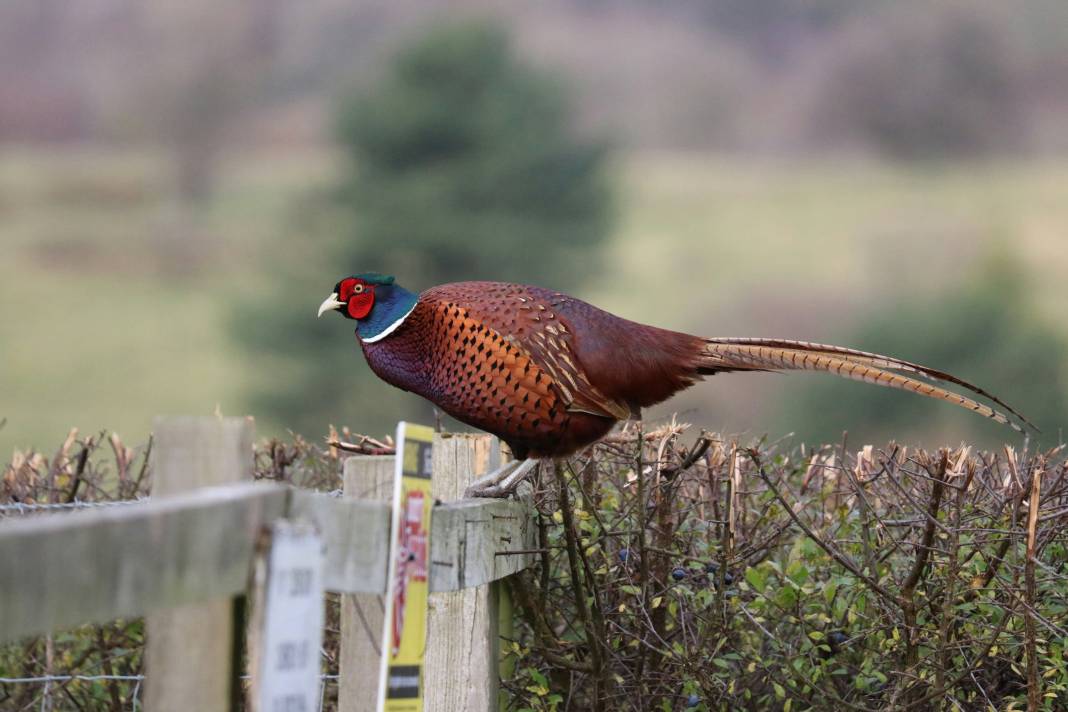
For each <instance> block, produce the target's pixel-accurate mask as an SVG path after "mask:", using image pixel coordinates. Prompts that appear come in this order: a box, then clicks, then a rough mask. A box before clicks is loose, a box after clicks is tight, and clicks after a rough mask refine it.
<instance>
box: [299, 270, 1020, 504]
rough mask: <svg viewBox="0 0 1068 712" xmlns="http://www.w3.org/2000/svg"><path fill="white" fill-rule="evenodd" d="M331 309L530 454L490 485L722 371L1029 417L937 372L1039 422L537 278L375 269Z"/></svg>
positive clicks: (445, 402) (865, 363) (373, 357)
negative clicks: (586, 297)
mask: <svg viewBox="0 0 1068 712" xmlns="http://www.w3.org/2000/svg"><path fill="white" fill-rule="evenodd" d="M331 310H333V311H338V312H340V313H341V314H342V315H343V316H345V317H346V318H348V319H353V320H355V321H356V322H357V326H356V336H357V340H358V341H359V344H360V347H361V348H362V349H363V353H364V356H365V357H366V358H367V363H368V364H369V365H370V367H371V370H372V371H374V372H375V374H376V375H378V377H379V378H381V379H383V380H384V381H386V382H387V383H390V384H392V385H394V386H396V387H398V388H400V389H402V390H405V391H411V392H413V393H416V394H418V395H421V396H423V397H424V398H426V399H427V400H429V401H431V402H432V403H434V404H435V405H437V406H438V407H439V408H441V409H442V410H443V411H445V412H446V413H448V414H449V415H451V416H453V417H454V418H456V419H457V420H460V421H462V422H464V423H467V424H469V425H472V426H474V427H476V428H479V429H481V430H485V431H487V432H490V433H493V434H495V435H497V436H498V437H500V438H501V439H502V440H504V441H505V442H506V443H507V444H508V446H509V447H510V448H511V450H512V453H513V454H514V455H515V457H516V458H517V460H525V459H526V460H527V462H526V463H524V464H523V467H518V466H514V465H513V466H511V467H510V469H509V470H507V471H502V472H499V473H495V474H494V476H493V477H490V478H486V479H485V481H479V482H478V483H476V486H475V488H474V491H475V492H476V493H478V494H483V495H490V494H497V495H499V494H501V493H503V492H506V491H507V490H509V489H510V488H512V487H513V486H514V484H516V483H517V482H518V480H519V479H520V478H521V477H522V476H525V474H526V473H527V472H529V470H530V469H531V468H532V466H533V462H534V460H535V459H538V458H559V457H566V456H567V455H570V454H572V453H574V452H575V451H577V450H579V449H580V448H582V447H584V446H586V445H589V444H590V443H593V442H595V441H597V440H599V439H600V438H601V437H603V436H604V435H606V434H607V433H608V432H609V430H611V429H612V427H613V426H614V425H615V424H616V422H617V421H620V420H625V419H628V418H632V417H636V416H638V415H639V414H640V411H641V409H642V408H645V407H648V406H652V405H654V404H656V403H660V402H661V401H663V400H666V399H667V398H668V397H670V396H671V395H673V394H674V393H677V392H678V391H681V390H683V389H684V388H688V387H689V386H691V385H693V384H694V383H696V382H697V381H699V380H701V379H702V378H703V377H704V376H711V375H714V374H717V373H731V372H743V371H825V372H828V373H833V374H835V375H838V376H841V377H843V378H850V379H853V380H857V381H865V382H867V383H873V384H875V385H880V386H887V387H890V388H898V389H902V390H906V391H912V392H914V393H918V394H920V395H923V396H928V397H931V398H936V399H939V400H944V401H949V402H951V403H955V404H957V405H959V406H962V407H964V408H968V409H969V410H972V411H975V412H976V413H978V414H980V415H983V416H986V417H987V418H990V419H992V420H995V421H997V422H999V423H1004V424H1007V425H1009V426H1011V427H1012V428H1013V429H1015V430H1017V431H1022V428H1021V426H1020V425H1019V424H1018V423H1016V422H1014V421H1013V420H1012V419H1010V417H1009V416H1008V415H1006V414H1005V413H1003V412H1001V411H998V410H995V409H994V408H992V407H990V406H988V405H986V404H984V403H980V402H978V401H977V400H975V399H973V398H970V397H967V396H963V395H960V394H958V393H955V392H953V391H950V390H948V389H946V388H943V387H942V386H940V385H937V384H938V383H943V384H953V385H955V386H958V387H960V388H963V389H966V390H967V391H971V392H972V393H973V394H975V395H976V396H981V397H984V398H986V399H988V400H990V401H991V402H993V403H995V404H996V405H998V406H1000V407H1001V408H1003V409H1004V410H1005V411H1007V412H1008V413H1009V414H1011V415H1012V416H1014V417H1015V418H1017V419H1019V421H1021V422H1022V423H1024V424H1027V425H1031V424H1030V423H1029V421H1028V420H1027V419H1026V418H1024V417H1023V416H1022V415H1020V414H1019V413H1018V412H1016V411H1015V410H1013V409H1012V408H1011V407H1009V406H1008V405H1007V404H1005V403H1004V402H1002V401H1001V400H1000V399H998V398H997V397H995V396H993V395H991V394H990V393H987V392H986V391H984V390H983V389H981V388H979V387H978V386H974V385H972V384H970V383H968V382H966V381H963V380H961V379H959V378H957V377H955V376H952V375H950V374H948V373H944V372H942V371H936V370H934V369H931V368H927V367H926V366H921V365H919V364H915V363H911V362H909V361H903V360H901V359H897V358H893V357H890V356H882V355H880V354H876V353H870V352H867V351H858V350H855V349H848V348H843V347H840V346H831V345H827V344H816V343H810V342H807V341H792V340H787V339H769V338H722V337H720V338H703V337H699V336H691V335H689V334H684V333H680V332H677V331H668V330H666V329H660V328H657V327H654V326H647V325H644V324H639V323H636V322H633V321H628V320H626V319H623V318H621V317H618V316H615V315H613V314H609V313H608V312H605V311H602V310H600V309H598V308H597V307H594V306H592V305H590V304H588V303H586V302H583V301H581V300H579V299H575V298H574V297H569V296H567V295H565V294H561V293H560V292H555V291H551V290H548V289H541V288H539V287H531V286H524V285H519V284H508V283H504V282H457V283H454V284H443V285H441V286H438V287H433V288H431V289H428V290H427V291H425V292H423V293H422V294H418V295H417V294H413V293H412V292H409V291H408V290H406V289H404V288H403V287H401V286H400V285H398V284H396V282H395V280H394V278H393V277H391V276H385V275H380V274H377V273H364V274H356V275H353V276H351V277H346V278H344V279H342V280H341V281H340V282H338V283H337V284H336V285H335V286H334V289H333V292H332V293H331V294H330V296H329V297H327V298H326V300H325V301H324V302H323V303H322V305H321V306H320V307H319V316H322V315H323V313H325V312H327V311H331ZM1031 427H1034V426H1031Z"/></svg>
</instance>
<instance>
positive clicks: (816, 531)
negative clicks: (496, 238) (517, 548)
mask: <svg viewBox="0 0 1068 712" xmlns="http://www.w3.org/2000/svg"><path fill="white" fill-rule="evenodd" d="M683 429H684V428H682V427H674V426H669V427H665V428H662V429H659V430H656V431H653V432H646V433H642V432H641V431H640V430H638V429H637V428H636V427H635V425H633V424H632V425H631V426H630V427H629V428H628V429H625V430H624V431H623V432H622V433H617V434H614V435H612V436H610V437H609V438H607V439H606V441H605V442H603V443H602V444H600V445H598V446H597V447H596V448H594V449H593V450H592V451H591V452H588V453H586V454H584V455H582V456H580V457H576V458H573V459H572V460H571V461H570V462H568V463H566V465H561V466H558V467H557V468H555V470H554V471H553V472H549V473H543V474H542V476H541V481H540V484H539V486H538V488H537V491H536V492H535V497H536V501H537V502H538V504H539V510H540V511H541V515H540V544H539V549H540V551H539V554H540V564H539V565H538V566H537V567H535V568H533V569H528V570H527V571H525V572H523V574H522V575H521V576H519V577H516V578H514V579H512V581H513V584H512V587H511V588H512V592H513V598H514V600H515V602H516V603H517V605H518V607H519V610H520V611H521V613H522V618H523V621H524V623H523V625H522V626H521V628H520V629H519V633H518V634H517V635H516V639H515V640H514V641H512V642H511V643H510V645H509V646H508V647H509V649H510V650H511V653H512V654H513V655H514V656H515V658H516V661H515V662H516V667H517V670H518V674H517V675H516V676H515V677H514V679H512V680H510V681H505V684H506V685H507V687H508V689H509V690H511V692H512V693H513V694H512V700H513V704H512V709H515V710H587V709H592V710H665V711H667V710H681V709H692V710H787V711H788V710H839V709H850V710H873V711H874V710H927V709H953V710H1006V709H1026V708H1028V706H1029V703H1030V706H1031V708H1032V709H1046V710H1064V709H1068V666H1066V665H1065V661H1064V650H1065V646H1066V645H1068V608H1066V604H1068V599H1066V596H1068V576H1066V573H1068V555H1066V545H1068V477H1066V475H1068V467H1066V462H1065V456H1064V451H1063V449H1061V448H1057V449H1054V450H1051V451H1048V452H1042V453H1034V454H1029V453H1027V452H1026V451H1025V452H1017V451H1016V450H1014V449H1013V448H1011V447H1006V448H1004V449H1003V450H1002V451H1001V452H996V453H977V452H973V451H971V450H970V449H969V448H967V447H963V448H960V449H956V450H952V451H950V450H941V451H939V452H924V451H918V450H914V449H910V448H906V447H902V446H896V445H891V446H889V447H887V448H885V449H882V450H876V449H875V448H872V447H870V446H868V447H863V448H861V449H860V450H859V452H849V451H848V449H847V447H846V446H845V444H842V445H839V446H826V447H821V448H818V449H816V450H811V449H807V448H805V447H803V446H802V447H799V448H786V447H785V446H784V445H783V444H781V443H775V444H767V443H756V444H753V445H751V446H749V447H746V446H743V445H742V444H739V443H737V442H734V441H731V440H729V439H725V438H723V437H721V436H718V435H713V434H708V433H702V434H701V435H700V436H699V437H698V439H697V441H696V443H695V444H694V445H693V446H691V447H685V446H683V445H681V444H680V439H681V438H680V436H681V435H682V431H683ZM639 443H640V446H639ZM1029 551H1030V552H1032V555H1031V556H1030V557H1028V552H1029Z"/></svg>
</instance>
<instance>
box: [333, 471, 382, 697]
mask: <svg viewBox="0 0 1068 712" xmlns="http://www.w3.org/2000/svg"><path fill="white" fill-rule="evenodd" d="M395 470H396V458H395V457H393V456H392V455H388V456H377V457H350V458H349V459H348V460H346V461H345V472H344V496H345V501H346V502H361V503H362V504H365V505H367V504H371V503H372V502H374V504H375V505H376V506H378V507H381V508H382V512H383V513H384V516H385V520H384V521H385V524H384V525H383V526H382V527H381V529H380V532H379V533H380V536H382V537H383V541H384V543H385V545H386V546H387V551H388V546H389V517H390V511H389V510H390V506H389V503H388V500H389V498H390V496H391V495H392V493H393V478H394V476H395V474H396V472H395ZM357 498H362V499H357ZM387 555H388V554H387ZM327 556H330V554H329V553H327ZM377 563H378V566H377V570H378V571H381V574H382V579H381V582H380V583H379V584H378V588H377V595H375V594H352V595H343V596H341V652H340V661H339V666H338V683H339V684H338V698H337V706H338V712H367V710H374V709H377V703H378V700H377V695H378V676H377V675H375V674H373V672H374V671H377V670H378V668H379V662H380V656H381V651H380V649H379V644H380V641H381V640H382V623H383V610H384V608H385V606H384V605H383V600H382V595H383V594H384V593H385V590H386V586H385V577H386V568H387V567H386V558H385V557H383V558H382V559H381V561H379V562H377Z"/></svg>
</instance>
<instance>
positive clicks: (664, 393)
mask: <svg viewBox="0 0 1068 712" xmlns="http://www.w3.org/2000/svg"><path fill="white" fill-rule="evenodd" d="M635 331H638V332H640V333H639V334H638V335H637V336H636V334H635V333H634V332H635ZM642 337H644V338H642ZM636 338H637V340H638V341H642V342H646V344H645V347H646V348H647V349H652V350H653V351H655V352H657V353H658V354H663V353H664V352H666V351H670V344H671V342H676V341H678V342H682V343H683V348H682V349H678V351H679V352H680V353H681V352H684V351H686V350H687V349H689V350H690V351H692V350H693V348H694V345H695V344H696V343H697V342H699V340H698V339H696V338H695V337H690V336H687V335H685V334H678V333H675V332H669V331H665V330H662V329H655V328H653V327H647V326H643V325H641V324H636V323H634V322H630V321H626V320H625V319H620V318H619V317H616V316H613V315H611V314H609V313H607V312H604V311H601V310H600V309H597V308H595V307H593V306H590V305H589V304H586V303H585V302H582V301H579V300H577V299H573V298H571V297H568V296H566V295H563V294H559V293H557V292H551V291H549V290H545V289H539V288H537V287H525V286H521V285H515V284H506V283H501V282H461V283H457V284H447V285H443V286H440V287H435V288H433V289H430V290H428V291H426V292H424V293H423V294H421V295H420V297H419V302H418V303H417V304H416V307H415V310H414V311H413V312H412V313H411V315H410V316H408V318H407V319H405V321H404V323H403V324H402V325H401V326H400V327H399V328H398V329H397V330H396V332H395V333H394V334H392V335H390V337H389V338H387V339H385V340H383V341H381V342H376V343H371V344H368V343H363V342H361V345H362V346H363V351H364V354H365V355H366V357H367V362H368V363H369V364H370V366H371V368H372V370H374V372H375V373H376V374H377V375H378V376H379V377H380V378H382V379H383V380H385V381H387V382H389V383H392V384H393V385H395V386H398V387H399V388H403V389H405V390H408V391H412V392H413V393H418V394H419V395H421V396H423V397H425V398H427V399H428V400H430V401H433V402H434V403H435V404H437V405H438V406H439V407H440V408H441V409H442V410H444V411H445V412H446V413H448V414H449V415H451V416H453V417H455V418H457V419H458V420H461V421H463V422H465V423H468V424H469V425H473V426H475V427H477V428H480V429H482V430H487V431H489V432H492V433H496V434H498V435H500V436H501V438H502V439H504V440H505V441H506V442H508V444H509V445H510V446H511V447H512V449H513V450H514V451H515V452H516V453H517V455H521V456H526V455H530V456H535V457H538V456H552V455H558V454H567V453H570V452H573V451H574V450H576V449H577V448H579V447H581V446H583V445H586V444H588V443H590V442H593V441H595V440H597V439H598V438H600V437H601V436H603V435H604V434H605V433H607V432H608V431H609V430H610V429H611V428H612V426H613V424H614V423H615V422H616V420H617V419H620V418H626V417H628V416H630V415H631V413H632V412H635V411H637V410H638V409H639V408H641V407H644V406H648V405H652V404H653V403H656V402H659V401H660V400H663V399H664V398H667V397H668V396H669V395H671V393H673V392H674V391H675V390H678V388H682V387H685V386H686V385H689V384H690V383H692V382H693V381H694V380H695V378H696V377H697V374H696V372H695V371H694V370H693V369H692V368H674V369H668V371H670V372H664V373H663V376H665V379H664V380H663V382H661V381H660V380H659V379H658V382H659V383H661V385H660V387H658V388H653V389H648V392H642V393H636V394H635V397H633V398H630V399H628V398H620V397H618V395H617V396H616V397H612V396H610V395H608V393H616V392H618V386H619V384H620V379H619V376H620V375H623V374H621V373H619V371H624V372H625V371H627V370H628V368H627V366H628V364H629V365H630V366H631V369H633V368H637V369H642V368H643V367H644V366H645V363H646V362H647V361H649V360H650V359H649V356H650V354H649V353H648V352H646V353H645V354H644V355H642V354H632V355H631V357H629V358H628V357H626V355H624V354H620V353H619V351H620V350H627V351H629V350H631V349H632V348H633V347H634V346H635V345H636V344H635V343H634V342H635V339H636ZM581 344H586V345H588V346H590V348H589V351H588V353H585V352H584V358H580V357H579V356H578V355H577V354H576V349H577V348H581ZM589 361H592V362H593V363H594V364H596V365H598V366H601V365H603V366H606V367H607V366H608V365H609V364H608V363H607V361H612V362H613V364H612V366H611V368H603V369H602V368H597V369H593V370H591V369H589V367H588V364H587V362H589ZM661 370H663V369H661ZM598 376H600V378H599V377H598ZM602 381H603V383H602ZM598 386H603V387H607V388H608V391H607V392H606V391H604V390H601V388H599V387H598Z"/></svg>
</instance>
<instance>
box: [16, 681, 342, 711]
mask: <svg viewBox="0 0 1068 712" xmlns="http://www.w3.org/2000/svg"><path fill="white" fill-rule="evenodd" d="M241 679H242V680H247V679H249V676H248V675H243V676H242V678H241ZM337 680H338V675H336V674H333V675H331V674H322V675H319V712H325V710H326V691H327V686H328V685H329V684H330V683H333V684H335V685H336V684H337ZM75 681H77V682H104V683H109V682H111V683H130V682H133V683H135V685H134V688H133V691H132V693H131V695H130V700H129V704H130V706H129V709H130V710H131V712H137V711H138V710H140V709H141V685H142V683H143V682H144V681H145V676H144V675H39V676H37V677H0V685H41V686H42V690H41V698H40V702H39V704H38V703H37V702H36V701H35V702H34V704H33V706H34V707H36V708H37V709H39V710H40V711H41V712H49V711H50V710H55V709H56V707H55V703H56V692H55V691H53V689H52V684H53V683H70V682H75ZM5 697H6V696H5Z"/></svg>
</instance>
